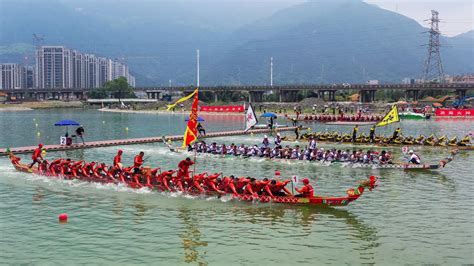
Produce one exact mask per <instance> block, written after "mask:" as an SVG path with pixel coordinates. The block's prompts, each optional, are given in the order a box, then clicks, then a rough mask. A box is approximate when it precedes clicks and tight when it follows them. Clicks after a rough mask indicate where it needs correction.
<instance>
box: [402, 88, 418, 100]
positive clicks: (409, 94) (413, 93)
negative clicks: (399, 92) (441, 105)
mask: <svg viewBox="0 0 474 266" xmlns="http://www.w3.org/2000/svg"><path fill="white" fill-rule="evenodd" d="M419 94H420V90H406V91H405V98H406V99H407V100H408V99H412V100H413V101H416V100H418V97H419Z"/></svg>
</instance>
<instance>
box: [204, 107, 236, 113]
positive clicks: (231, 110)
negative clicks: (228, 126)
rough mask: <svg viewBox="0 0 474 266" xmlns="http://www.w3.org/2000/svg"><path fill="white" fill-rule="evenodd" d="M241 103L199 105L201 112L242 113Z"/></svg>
mask: <svg viewBox="0 0 474 266" xmlns="http://www.w3.org/2000/svg"><path fill="white" fill-rule="evenodd" d="M244 111H245V109H244V106H243V105H227V106H201V112H222V113H243V112H244Z"/></svg>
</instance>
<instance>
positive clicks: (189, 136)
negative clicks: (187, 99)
mask: <svg viewBox="0 0 474 266" xmlns="http://www.w3.org/2000/svg"><path fill="white" fill-rule="evenodd" d="M195 92H196V93H195V94H194V102H193V105H192V107H191V113H190V114H189V121H188V126H187V127H186V132H184V138H183V148H185V147H187V146H188V145H189V144H191V143H193V142H195V141H196V140H197V118H198V91H197V89H196V91H195Z"/></svg>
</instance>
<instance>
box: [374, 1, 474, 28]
mask: <svg viewBox="0 0 474 266" xmlns="http://www.w3.org/2000/svg"><path fill="white" fill-rule="evenodd" d="M365 2H366V3H370V4H376V5H378V6H380V7H381V8H384V9H388V10H391V11H394V12H397V13H400V14H402V15H405V16H407V17H410V18H413V19H415V20H416V21H418V23H420V24H421V25H423V26H425V27H428V22H426V21H423V20H425V19H429V18H430V17H431V11H430V10H431V9H434V10H437V11H438V12H439V18H440V19H441V20H442V21H443V23H440V25H439V27H440V30H441V32H442V33H443V34H444V35H448V36H454V35H458V34H461V33H464V32H466V31H470V30H473V29H474V0H365Z"/></svg>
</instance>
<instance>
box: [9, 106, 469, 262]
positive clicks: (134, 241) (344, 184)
mask: <svg viewBox="0 0 474 266" xmlns="http://www.w3.org/2000/svg"><path fill="white" fill-rule="evenodd" d="M184 118H185V117H184V116H183V115H172V114H170V115H163V114H160V115H153V114H121V113H104V112H99V111H91V110H41V111H39V110H36V111H25V112H0V147H8V146H12V147H13V146H29V145H36V144H37V143H38V142H42V143H46V144H52V143H57V142H58V140H59V136H60V135H61V134H64V132H65V131H66V128H58V127H53V126H52V124H54V122H56V121H58V120H61V119H73V120H77V121H78V122H80V123H81V124H82V125H84V127H85V130H86V141H90V140H100V139H113V138H131V137H145V136H161V135H176V134H182V133H183V131H184V128H185V122H184ZM204 118H205V119H206V122H205V126H206V128H207V129H208V130H209V131H213V130H218V129H223V130H230V129H240V128H242V126H243V118H242V117H240V116H205V117H204ZM281 123H284V121H281ZM399 125H400V126H401V127H402V128H403V130H404V132H405V133H407V134H408V133H409V134H419V133H424V134H431V133H435V134H437V135H442V134H448V135H455V134H456V135H465V134H466V133H467V132H468V131H469V130H472V129H473V128H474V122H473V121H472V120H454V121H449V120H445V121H407V122H402V123H401V124H399ZM305 126H308V127H311V128H312V129H317V130H325V129H335V127H332V128H330V127H325V126H324V125H321V124H307V125H305ZM126 128H128V130H126ZM393 128H394V127H393V126H390V127H387V128H383V129H380V130H381V131H384V132H386V133H388V132H390V131H392V130H393ZM337 129H340V130H345V131H349V130H350V129H351V128H350V127H346V128H343V127H339V128H337ZM69 130H70V131H72V130H73V128H70V129H69ZM361 131H368V128H367V129H366V128H362V129H361ZM38 132H40V133H39V134H38ZM289 134H290V133H289ZM261 137H262V136H239V137H225V138H217V139H215V141H217V142H219V143H220V142H225V143H230V142H234V143H248V144H251V143H258V142H259V141H260V139H261ZM176 145H179V144H178V143H177V144H176ZM326 146H328V147H330V145H326ZM338 147H340V148H346V147H347V146H344V145H339V146H338ZM118 148H121V149H123V150H124V161H125V164H128V163H131V161H132V158H133V156H134V155H135V154H136V153H138V152H139V151H144V152H145V153H146V155H148V156H150V159H149V161H148V162H149V164H151V165H157V166H161V167H162V168H164V169H166V168H170V169H171V168H176V164H177V163H178V162H179V161H180V160H181V159H182V158H183V155H181V154H170V153H169V152H168V151H167V149H166V148H165V147H163V144H147V145H132V146H123V147H107V148H98V149H89V150H77V151H69V152H48V153H47V155H46V157H47V159H53V158H57V157H69V158H72V159H84V160H88V161H90V160H93V161H105V162H107V163H110V162H111V160H112V158H113V156H114V154H115V153H116V150H117V149H118ZM399 150H400V148H394V149H393V151H394V152H395V155H396V156H400V151H399ZM418 151H419V153H421V156H422V160H424V161H426V162H428V161H430V162H431V161H433V162H436V161H437V160H439V159H441V158H443V157H444V156H446V155H447V151H446V150H442V149H426V148H425V149H420V150H418ZM29 157H30V156H29V155H23V156H22V158H24V159H23V160H24V161H29ZM400 160H401V158H400ZM473 162H474V160H473V155H472V152H461V154H459V156H457V158H456V160H454V161H453V162H452V163H450V164H448V165H447V167H446V168H445V169H442V170H439V171H436V172H427V171H418V172H404V171H399V170H371V169H354V168H349V167H339V166H331V167H328V166H323V165H319V164H314V163H305V162H292V163H284V164H278V163H275V162H269V161H265V160H260V159H248V160H242V159H237V158H232V159H229V158H216V157H212V156H206V155H203V156H198V166H197V171H209V172H213V171H216V172H220V171H222V172H224V173H225V174H235V175H252V176H255V177H261V178H263V177H272V174H273V173H274V171H275V170H279V171H281V172H282V176H285V177H289V176H291V175H295V174H296V175H298V176H300V177H309V178H310V179H311V182H312V183H313V184H314V186H315V189H316V193H318V194H323V195H344V193H345V190H346V189H348V188H350V187H353V186H355V185H356V182H357V180H360V179H364V178H366V177H368V176H369V175H372V174H375V175H378V176H380V177H381V179H380V185H379V186H378V187H377V188H376V189H375V190H374V191H372V192H367V193H366V194H364V195H363V196H362V197H361V198H360V199H359V200H357V201H356V202H353V203H352V204H351V205H349V206H347V207H343V208H314V207H304V206H303V207H301V206H300V207H296V206H279V205H275V204H258V203H253V204H252V203H243V202H232V201H230V202H227V200H228V199H226V198H224V199H217V198H210V199H204V198H194V197H189V196H182V195H177V194H170V193H158V192H151V191H148V190H145V189H142V190H138V191H137V190H132V189H128V188H126V187H122V186H116V185H100V184H90V183H85V182H81V181H77V180H75V181H64V180H58V179H48V178H44V177H40V176H34V175H28V174H24V173H19V172H16V171H15V170H14V169H13V167H12V166H11V165H10V163H9V161H8V160H7V159H6V158H4V157H1V158H0V263H2V264H23V263H33V264H83V263H84V264H85V263H93V264H167V265H196V264H198V265H206V264H209V265H238V264H244V265H270V264H279V265H290V264H295V263H298V264H303V265H304V264H308V265H309V264H313V265H314V264H323V263H324V264H328V263H331V264H337V265H340V264H361V263H364V264H365V263H369V264H372V263H377V264H383V265H385V264H421V263H430V264H431V263H434V264H450V265H453V264H465V263H473V262H474V256H473V251H474V226H473V210H474V200H473V199H474V196H473V193H472V192H473V191H474V186H473V182H472V178H473V177H474V175H473V172H474V164H473ZM63 212H66V213H68V214H69V222H68V223H67V224H59V223H58V221H57V216H58V214H60V213H63Z"/></svg>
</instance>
